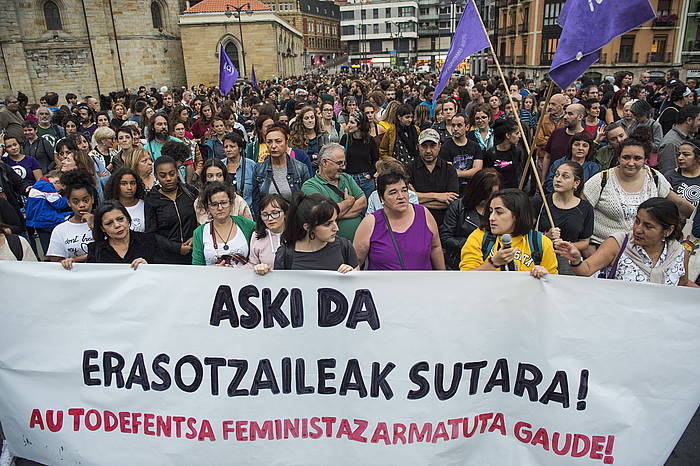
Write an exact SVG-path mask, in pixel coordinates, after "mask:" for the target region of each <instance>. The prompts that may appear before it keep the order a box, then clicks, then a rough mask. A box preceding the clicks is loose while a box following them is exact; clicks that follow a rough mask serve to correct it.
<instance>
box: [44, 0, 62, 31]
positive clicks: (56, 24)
mask: <svg viewBox="0 0 700 466" xmlns="http://www.w3.org/2000/svg"><path fill="white" fill-rule="evenodd" d="M44 21H45V22H46V29H47V30H49V31H60V30H61V29H63V24H61V12H60V11H58V6H56V4H55V3H54V2H46V3H44Z"/></svg>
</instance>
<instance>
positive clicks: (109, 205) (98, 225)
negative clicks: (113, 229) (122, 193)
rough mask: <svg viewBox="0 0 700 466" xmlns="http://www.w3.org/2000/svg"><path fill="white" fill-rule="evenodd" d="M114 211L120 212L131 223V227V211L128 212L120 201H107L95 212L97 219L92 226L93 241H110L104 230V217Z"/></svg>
mask: <svg viewBox="0 0 700 466" xmlns="http://www.w3.org/2000/svg"><path fill="white" fill-rule="evenodd" d="M113 210H118V211H119V212H121V213H122V214H124V216H125V217H126V219H127V220H128V221H129V225H131V215H129V211H128V210H126V207H124V206H123V205H121V203H120V202H119V201H116V200H107V201H104V202H103V203H102V204H100V206H99V207H98V208H97V209H96V210H95V218H94V221H93V224H92V239H93V241H95V242H97V243H105V242H106V241H108V240H109V237H108V236H107V233H105V231H104V230H103V229H102V217H104V215H105V214H106V213H107V212H111V211H113Z"/></svg>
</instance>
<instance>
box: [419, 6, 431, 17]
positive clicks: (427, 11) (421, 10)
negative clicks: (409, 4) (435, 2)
mask: <svg viewBox="0 0 700 466" xmlns="http://www.w3.org/2000/svg"><path fill="white" fill-rule="evenodd" d="M418 14H419V15H420V16H428V15H429V14H430V8H428V7H421V8H419V9H418Z"/></svg>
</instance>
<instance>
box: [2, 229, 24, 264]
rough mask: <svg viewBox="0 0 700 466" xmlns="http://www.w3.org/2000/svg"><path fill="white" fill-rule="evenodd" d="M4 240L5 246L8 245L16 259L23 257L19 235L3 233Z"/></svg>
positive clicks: (19, 259)
mask: <svg viewBox="0 0 700 466" xmlns="http://www.w3.org/2000/svg"><path fill="white" fill-rule="evenodd" d="M5 240H6V241H7V246H9V248H10V251H11V252H12V255H13V256H15V258H16V259H17V260H18V261H21V260H22V259H23V258H24V251H23V250H22V242H21V241H20V240H19V236H17V235H14V234H12V233H5Z"/></svg>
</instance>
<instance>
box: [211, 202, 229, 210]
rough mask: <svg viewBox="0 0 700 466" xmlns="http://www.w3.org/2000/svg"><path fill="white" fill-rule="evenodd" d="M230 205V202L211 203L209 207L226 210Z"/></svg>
mask: <svg viewBox="0 0 700 466" xmlns="http://www.w3.org/2000/svg"><path fill="white" fill-rule="evenodd" d="M230 204H231V202H230V201H221V202H210V203H209V207H211V208H212V209H225V208H226V207H228V206H229V205H230Z"/></svg>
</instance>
